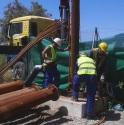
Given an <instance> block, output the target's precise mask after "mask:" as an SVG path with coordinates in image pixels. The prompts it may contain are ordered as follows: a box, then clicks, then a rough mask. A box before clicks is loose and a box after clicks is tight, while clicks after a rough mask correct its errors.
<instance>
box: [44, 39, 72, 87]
mask: <svg viewBox="0 0 124 125" xmlns="http://www.w3.org/2000/svg"><path fill="white" fill-rule="evenodd" d="M61 43H62V39H60V38H55V39H54V40H53V44H52V45H49V46H47V47H46V48H45V49H44V50H43V52H42V58H43V59H44V63H45V65H46V66H45V71H46V76H45V83H44V88H45V87H46V86H48V85H49V84H50V83H52V79H53V78H54V82H53V83H54V84H55V86H56V87H59V81H60V73H59V71H58V70H57V62H56V52H57V51H60V52H64V51H68V50H69V49H70V45H68V47H67V48H64V49H60V48H58V47H60V46H61Z"/></svg>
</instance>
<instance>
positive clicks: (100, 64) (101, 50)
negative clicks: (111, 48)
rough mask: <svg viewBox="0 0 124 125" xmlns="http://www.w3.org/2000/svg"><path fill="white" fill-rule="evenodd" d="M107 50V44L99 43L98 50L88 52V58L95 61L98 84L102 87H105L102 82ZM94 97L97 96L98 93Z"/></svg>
mask: <svg viewBox="0 0 124 125" xmlns="http://www.w3.org/2000/svg"><path fill="white" fill-rule="evenodd" d="M107 48H108V45H107V43H106V42H101V43H100V44H99V47H98V48H94V49H92V50H91V51H90V57H91V58H92V59H94V60H95V61H96V68H97V78H98V83H100V84H101V85H102V86H103V87H104V86H105V84H104V82H105V76H106V68H107V61H108V59H107ZM96 96H99V92H98V91H97V95H96Z"/></svg>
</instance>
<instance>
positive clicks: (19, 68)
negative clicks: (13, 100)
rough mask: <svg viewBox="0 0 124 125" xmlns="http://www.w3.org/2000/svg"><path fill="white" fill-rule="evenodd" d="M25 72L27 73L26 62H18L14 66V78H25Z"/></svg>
mask: <svg viewBox="0 0 124 125" xmlns="http://www.w3.org/2000/svg"><path fill="white" fill-rule="evenodd" d="M25 74H26V71H25V64H24V63H23V62H17V63H16V64H15V65H14V66H13V78H14V79H21V80H24V79H25Z"/></svg>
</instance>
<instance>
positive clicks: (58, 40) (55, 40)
mask: <svg viewBox="0 0 124 125" xmlns="http://www.w3.org/2000/svg"><path fill="white" fill-rule="evenodd" d="M53 41H54V42H55V43H57V44H58V45H59V46H61V43H62V40H61V39H60V38H55V39H54V40H53Z"/></svg>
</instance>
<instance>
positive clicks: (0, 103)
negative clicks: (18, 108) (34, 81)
mask: <svg viewBox="0 0 124 125" xmlns="http://www.w3.org/2000/svg"><path fill="white" fill-rule="evenodd" d="M38 90H40V89H37V87H34V88H33V89H29V91H24V92H21V93H19V95H14V96H13V97H12V98H7V100H3V101H0V107H1V106H3V105H6V104H9V103H12V102H15V101H18V100H21V99H23V98H25V97H28V96H31V94H30V93H32V92H35V91H38ZM24 93H25V94H24ZM8 94H9V93H8ZM16 94H18V93H17V92H16ZM10 96H11V95H10Z"/></svg>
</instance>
